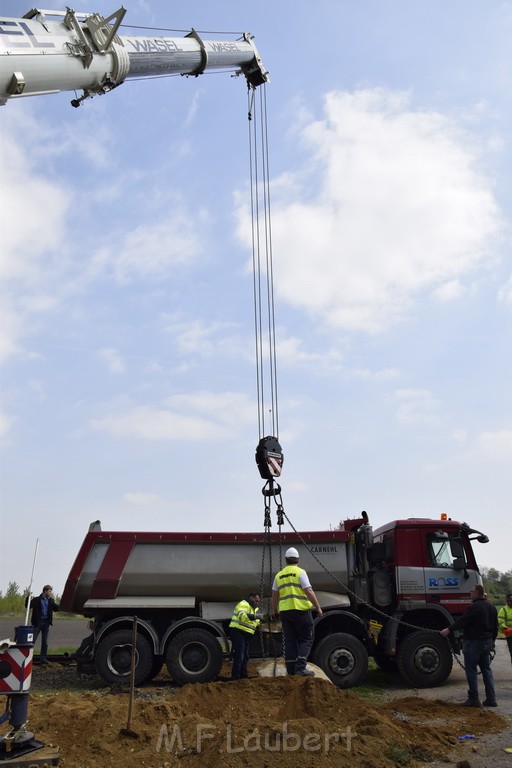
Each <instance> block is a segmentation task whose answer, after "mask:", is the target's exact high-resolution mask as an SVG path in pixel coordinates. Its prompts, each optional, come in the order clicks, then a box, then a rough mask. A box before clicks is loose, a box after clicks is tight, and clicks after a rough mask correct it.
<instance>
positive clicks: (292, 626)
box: [279, 611, 315, 675]
mask: <svg viewBox="0 0 512 768" xmlns="http://www.w3.org/2000/svg"><path fill="white" fill-rule="evenodd" d="M279 618H280V619H281V624H282V627H283V645H284V662H285V664H286V671H287V672H288V674H289V675H294V674H296V673H297V672H303V671H304V670H305V669H306V663H307V660H308V656H309V653H310V651H311V646H312V645H313V640H314V637H315V632H314V628H313V616H312V615H311V611H281V613H280V614H279Z"/></svg>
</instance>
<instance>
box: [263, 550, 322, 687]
mask: <svg viewBox="0 0 512 768" xmlns="http://www.w3.org/2000/svg"><path fill="white" fill-rule="evenodd" d="M285 559H286V566H285V567H284V568H283V569H282V570H281V571H279V573H278V574H276V577H275V579H274V583H273V585H272V611H273V613H274V614H279V618H280V619H281V625H282V628H283V645H284V661H285V664H286V671H287V673H288V674H289V675H302V676H305V675H307V676H310V675H314V674H315V673H314V672H313V671H312V670H310V669H306V663H307V660H308V656H309V653H310V651H311V647H312V645H313V640H314V637H315V632H314V627H313V616H312V614H311V609H312V608H313V607H314V608H315V609H316V612H317V614H318V616H321V615H322V609H321V608H320V604H319V602H318V600H317V597H316V595H315V593H314V591H313V588H312V586H311V584H310V583H309V578H308V575H307V573H306V571H305V570H304V569H303V568H299V566H298V562H299V553H298V551H297V550H296V549H295V547H290V548H289V549H287V550H286V553H285Z"/></svg>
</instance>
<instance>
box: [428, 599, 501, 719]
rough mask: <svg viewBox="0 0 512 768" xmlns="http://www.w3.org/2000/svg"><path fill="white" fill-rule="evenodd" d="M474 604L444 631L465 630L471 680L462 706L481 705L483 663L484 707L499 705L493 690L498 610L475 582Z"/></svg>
mask: <svg viewBox="0 0 512 768" xmlns="http://www.w3.org/2000/svg"><path fill="white" fill-rule="evenodd" d="M470 596H471V600H472V602H471V605H470V606H469V608H467V609H466V610H465V611H464V613H463V614H462V616H460V617H459V618H458V619H457V621H455V622H454V623H453V624H452V625H451V627H446V629H443V630H442V631H441V634H442V635H443V637H448V635H450V634H451V633H453V632H454V630H456V629H462V631H463V634H464V645H463V654H464V667H465V672H466V680H467V681H468V686H469V690H468V698H467V701H465V702H464V704H463V705H462V706H464V707H481V706H482V705H481V703H480V699H479V697H478V672H477V667H480V670H481V672H482V679H483V681H484V687H485V701H484V707H497V706H498V704H497V703H496V694H495V692H494V678H493V674H492V670H491V651H492V650H493V648H494V642H495V640H496V637H497V635H498V613H497V611H496V608H495V607H494V605H493V604H492V603H491V602H489V600H487V598H486V596H485V593H484V588H483V587H482V585H481V584H475V586H474V587H473V588H472V590H471V593H470Z"/></svg>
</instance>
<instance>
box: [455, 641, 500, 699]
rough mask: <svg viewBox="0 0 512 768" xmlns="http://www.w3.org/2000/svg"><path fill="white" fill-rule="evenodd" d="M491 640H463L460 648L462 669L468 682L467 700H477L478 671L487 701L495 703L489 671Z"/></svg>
mask: <svg viewBox="0 0 512 768" xmlns="http://www.w3.org/2000/svg"><path fill="white" fill-rule="evenodd" d="M492 645H493V641H492V640H464V645H463V648H462V651H463V654H464V667H465V670H466V680H467V681H468V686H469V689H468V699H472V700H476V699H478V670H477V667H480V670H481V672H482V680H483V681H484V687H485V697H486V699H487V700H488V701H496V694H495V692H494V678H493V675H492V670H491V655H490V654H491V648H492Z"/></svg>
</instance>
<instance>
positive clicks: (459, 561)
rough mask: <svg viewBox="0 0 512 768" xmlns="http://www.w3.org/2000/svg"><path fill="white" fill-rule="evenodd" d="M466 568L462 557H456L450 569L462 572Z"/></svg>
mask: <svg viewBox="0 0 512 768" xmlns="http://www.w3.org/2000/svg"><path fill="white" fill-rule="evenodd" d="M466 567H467V566H466V561H465V559H464V558H463V557H456V558H455V560H454V561H453V566H452V568H453V570H454V571H463V570H464V569H465V568H466Z"/></svg>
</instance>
